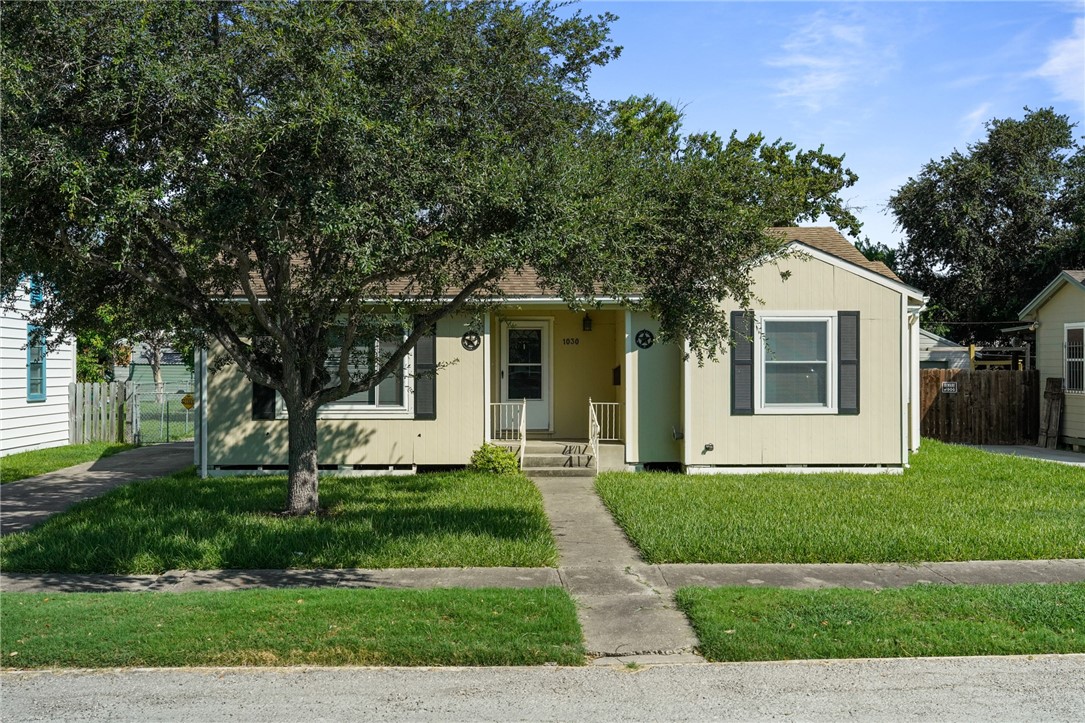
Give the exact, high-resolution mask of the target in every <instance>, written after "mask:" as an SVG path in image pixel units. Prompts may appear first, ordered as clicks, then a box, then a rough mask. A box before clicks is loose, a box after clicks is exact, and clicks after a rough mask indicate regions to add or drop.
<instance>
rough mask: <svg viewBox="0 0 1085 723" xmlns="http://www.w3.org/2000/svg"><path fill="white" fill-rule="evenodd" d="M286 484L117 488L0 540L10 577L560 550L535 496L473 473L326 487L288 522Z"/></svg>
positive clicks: (373, 563) (429, 562) (166, 483)
mask: <svg viewBox="0 0 1085 723" xmlns="http://www.w3.org/2000/svg"><path fill="white" fill-rule="evenodd" d="M285 498H286V480H285V478H283V477H220V478H210V479H205V480H201V479H199V478H198V477H197V476H196V475H195V472H193V471H186V472H183V473H178V474H176V475H173V476H171V477H163V478H161V479H156V480H150V481H147V482H137V483H134V484H131V485H127V486H125V487H120V488H118V489H115V490H113V491H112V492H110V493H108V494H106V495H104V496H102V497H99V498H97V499H94V500H89V501H87V502H84V503H82V504H80V505H77V506H75V507H73V508H72V509H70V510H69V511H68V512H65V513H63V514H60V515H57V516H56V517H54V518H52V519H50V520H47V521H46V522H44V523H42V524H41V525H38V526H37V527H35V528H34V529H32V530H29V531H27V532H23V533H19V534H15V535H9V536H7V537H4V538H2V539H0V567H2V568H3V569H4V570H7V571H9V572H16V571H20V572H87V573H90V572H101V573H121V574H139V573H161V572H164V571H166V570H171V569H188V570H206V569H217V568H259V569H283V568H342V567H368V568H386V567H468V566H482V567H498V566H510V567H540V566H550V565H554V564H555V563H556V562H557V548H556V546H555V544H554V539H553V536H552V535H551V534H550V525H549V523H548V522H547V519H546V515H545V513H544V512H543V508H542V498H541V497H540V495H539V492H538V490H537V489H536V488H535V486H534V485H532V484H531V482H529V481H528V480H527V479H526V478H524V477H521V476H504V477H502V476H498V475H491V474H482V473H474V472H451V473H441V474H420V475H414V476H401V477H342V478H321V481H320V501H321V504H322V505H323V506H324V507H326V508H327V514H325V515H321V516H309V517H300V518H299V517H283V516H280V515H279V514H277V513H278V511H279V510H281V509H282V507H283V504H284V502H285Z"/></svg>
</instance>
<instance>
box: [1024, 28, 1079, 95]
mask: <svg viewBox="0 0 1085 723" xmlns="http://www.w3.org/2000/svg"><path fill="white" fill-rule="evenodd" d="M1036 75H1038V76H1040V77H1042V78H1047V79H1048V80H1049V81H1050V82H1051V85H1053V86H1054V87H1055V92H1056V94H1057V95H1058V97H1059V98H1061V99H1064V100H1071V101H1076V102H1078V103H1085V18H1078V19H1077V20H1075V21H1074V31H1073V34H1072V35H1070V37H1067V38H1062V39H1061V40H1056V41H1055V42H1054V43H1052V44H1051V47H1050V48H1049V49H1048V52H1047V62H1045V63H1044V64H1043V65H1041V66H1040V67H1039V68H1038V69H1037V70H1036Z"/></svg>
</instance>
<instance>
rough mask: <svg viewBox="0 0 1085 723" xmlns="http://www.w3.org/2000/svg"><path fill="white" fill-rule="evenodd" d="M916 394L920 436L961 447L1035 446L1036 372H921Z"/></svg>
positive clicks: (1038, 381)
mask: <svg viewBox="0 0 1085 723" xmlns="http://www.w3.org/2000/svg"><path fill="white" fill-rule="evenodd" d="M951 389H952V391H950V390H951ZM919 392H920V412H921V415H922V417H921V424H920V432H921V434H922V435H923V436H924V437H932V438H934V439H940V440H942V441H943V442H956V443H959V444H1034V443H1035V442H1036V435H1037V432H1038V426H1039V425H1038V422H1039V416H1040V373H1039V372H1038V371H1036V370H1035V369H1030V370H1027V371H1009V370H999V371H993V370H992V371H968V370H964V369H923V370H921V371H920V372H919Z"/></svg>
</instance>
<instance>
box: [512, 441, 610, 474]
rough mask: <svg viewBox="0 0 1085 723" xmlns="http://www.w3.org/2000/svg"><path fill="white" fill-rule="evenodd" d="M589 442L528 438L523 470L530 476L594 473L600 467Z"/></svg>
mask: <svg viewBox="0 0 1085 723" xmlns="http://www.w3.org/2000/svg"><path fill="white" fill-rule="evenodd" d="M595 462H596V460H595V456H594V455H593V454H592V451H591V445H590V444H588V443H587V442H580V441H575V440H572V441H566V440H542V439H529V440H528V441H527V447H526V448H525V449H524V473H525V474H526V475H528V476H529V477H594V476H595V475H596V473H597V472H598V471H599V470H598V466H597V465H596V463H595Z"/></svg>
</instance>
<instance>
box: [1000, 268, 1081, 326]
mask: <svg viewBox="0 0 1085 723" xmlns="http://www.w3.org/2000/svg"><path fill="white" fill-rule="evenodd" d="M1063 284H1070V285H1072V286H1076V287H1077V288H1079V289H1081V290H1082V291H1085V269H1063V270H1062V271H1060V272H1059V275H1058V276H1056V277H1055V278H1054V279H1052V280H1051V283H1050V284H1048V285H1047V286H1045V287H1044V289H1043V291H1041V292H1040V293H1038V294H1036V296H1034V297H1033V298H1032V301H1030V302H1028V304H1026V305H1025V308H1024V309H1021V311H1020V312H1018V314H1017V318H1019V319H1021V320H1022V321H1027V319H1025V317H1026V316H1030V315H1032V314H1035V313H1036V312H1037V311H1039V309H1040V307H1041V306H1043V305H1044V304H1046V303H1047V300H1048V299H1050V298H1051V297H1052V296H1053V295H1054V294H1055V292H1056V291H1058V290H1059V289H1061V288H1062V286H1063Z"/></svg>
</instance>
